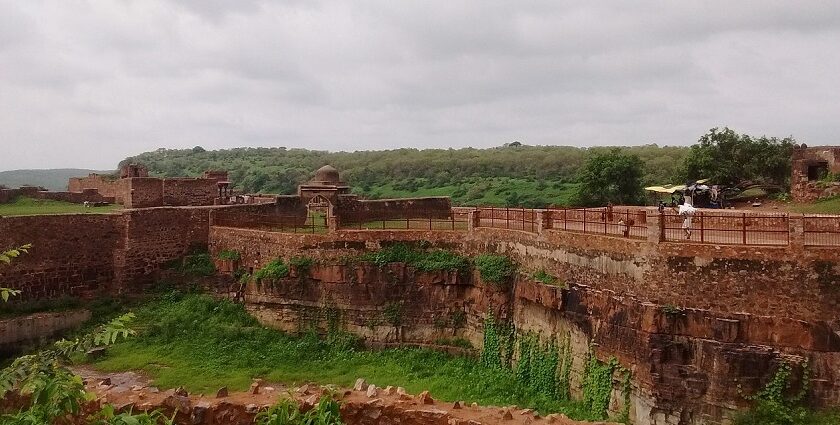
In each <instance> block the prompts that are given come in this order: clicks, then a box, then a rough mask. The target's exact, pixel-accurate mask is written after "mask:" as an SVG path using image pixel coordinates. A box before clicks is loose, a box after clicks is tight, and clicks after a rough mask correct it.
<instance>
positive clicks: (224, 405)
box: [74, 367, 607, 425]
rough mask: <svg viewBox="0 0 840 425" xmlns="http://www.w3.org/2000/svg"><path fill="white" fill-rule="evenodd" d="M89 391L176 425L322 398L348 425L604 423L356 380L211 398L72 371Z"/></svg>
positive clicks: (236, 417)
mask: <svg viewBox="0 0 840 425" xmlns="http://www.w3.org/2000/svg"><path fill="white" fill-rule="evenodd" d="M74 372H76V373H77V374H79V375H80V376H82V377H83V378H84V380H85V383H86V386H87V388H88V390H89V391H91V392H93V393H95V394H96V395H97V399H98V401H99V402H100V403H111V404H113V405H114V406H116V407H117V408H118V410H123V411H128V410H129V409H132V410H133V411H134V412H138V411H148V410H155V409H160V410H163V411H164V412H165V413H167V416H171V415H172V414H173V413H175V411H177V412H178V413H177V415H176V421H177V423H179V424H191V425H201V424H208V425H210V424H215V425H221V424H236V425H238V424H242V425H245V424H253V423H254V416H255V414H256V413H257V412H258V411H259V410H260V409H263V408H266V407H268V406H271V405H273V404H274V403H276V402H277V400H279V399H280V398H284V397H285V398H293V399H295V400H296V401H297V402H298V403H299V404H300V405H301V406H302V407H301V408H302V410H307V409H309V408H311V407H312V406H314V405H315V404H316V403H317V402H318V400H319V399H320V398H321V396H323V395H324V394H334V397H335V398H336V399H338V400H339V401H340V402H341V416H342V418H343V419H344V422H345V423H347V424H348V425H357V424H359V425H361V424H370V425H386V424H403V425H415V424H416V425H421V424H422V425H437V424H440V425H478V424H487V425H490V424H506V425H520V424H521V425H524V424H532V423H534V424H540V423H543V424H556V425H594V424H603V425H606V424H607V423H606V422H598V423H592V422H578V421H573V420H570V419H568V418H566V417H565V416H563V415H559V414H552V415H547V416H545V417H540V416H539V415H537V414H536V413H534V412H533V411H531V410H529V409H520V408H518V407H516V406H508V407H484V406H478V405H476V404H474V403H473V404H471V405H467V404H466V403H463V402H455V403H450V402H441V401H437V400H434V398H433V395H432V394H429V393H428V392H427V391H424V392H422V393H420V394H417V395H412V394H408V393H406V392H405V390H404V389H402V388H399V387H396V388H395V387H385V388H380V387H377V386H376V385H374V384H368V383H367V382H366V381H365V380H364V379H361V378H360V379H359V380H357V382H356V384H355V386H354V388H337V387H331V386H320V385H317V384H305V385H302V386H300V387H294V388H289V387H285V386H283V385H282V384H276V383H270V382H262V381H260V380H256V381H254V383H253V384H251V388H250V390H249V391H247V392H229V391H227V389H226V388H220V389H219V391H218V392H217V393H216V394H188V393H187V392H186V391H185V390H183V389H182V388H177V389H168V390H161V389H158V388H156V387H154V386H152V385H151V383H150V381H149V379H147V378H146V377H144V376H142V375H140V374H138V373H134V372H123V373H102V372H99V371H96V370H94V369H91V368H87V367H80V368H75V369H74Z"/></svg>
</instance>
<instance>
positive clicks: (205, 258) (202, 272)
mask: <svg viewBox="0 0 840 425" xmlns="http://www.w3.org/2000/svg"><path fill="white" fill-rule="evenodd" d="M179 271H180V272H181V274H184V275H188V276H212V275H213V274H214V273H216V266H215V265H214V264H213V259H212V258H211V257H210V254H207V253H203V254H192V255H187V256H185V257H184V261H183V263H182V265H181V268H180V270H179Z"/></svg>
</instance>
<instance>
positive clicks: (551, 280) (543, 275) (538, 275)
mask: <svg viewBox="0 0 840 425" xmlns="http://www.w3.org/2000/svg"><path fill="white" fill-rule="evenodd" d="M531 277H532V278H534V280H536V281H537V282H542V283H544V284H546V285H554V284H555V283H556V282H557V278H556V277H554V276H552V275H551V274H549V273H548V272H546V271H545V269H539V270H537V271H536V272H534V274H533V275H531Z"/></svg>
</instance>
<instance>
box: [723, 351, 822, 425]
mask: <svg viewBox="0 0 840 425" xmlns="http://www.w3.org/2000/svg"><path fill="white" fill-rule="evenodd" d="M792 377H793V367H792V366H791V364H790V363H788V362H786V361H783V362H782V363H781V364H780V365H779V368H778V369H777V370H776V373H775V374H774V375H773V378H772V379H771V380H770V382H768V383H767V384H766V385H765V386H764V388H763V389H762V390H761V391H759V392H758V393H756V394H755V395H752V396H747V397H746V398H747V399H748V400H753V401H755V402H756V404H755V406H754V407H753V408H752V409H751V410H749V411H747V412H743V413H741V414H740V415H738V416H737V417H736V420H735V423H736V424H738V425H752V424H758V423H761V424H765V425H798V424H810V423H812V422H806V419H808V418H809V417H810V416H811V413H810V412H808V410H807V409H805V408H804V407H803V406H802V401H803V400H804V399H805V396H806V395H807V394H808V391H809V390H810V382H811V369H810V367H809V365H808V362H807V361H806V362H804V363H803V364H802V378H801V380H800V382H799V388H798V390H797V391H795V392H793V393H791V387H792V379H791V378H792ZM738 388H739V390H740V385H739V387H738Z"/></svg>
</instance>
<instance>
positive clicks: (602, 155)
mask: <svg viewBox="0 0 840 425" xmlns="http://www.w3.org/2000/svg"><path fill="white" fill-rule="evenodd" d="M644 168H645V166H644V163H642V160H641V159H639V157H638V156H636V155H635V154H632V153H627V152H624V151H622V150H621V149H618V148H614V149H610V150H608V151H599V152H595V153H593V154H592V155H590V156H589V158H588V159H587V160H586V164H584V166H583V168H582V169H581V171H580V174H579V180H580V186H579V188H578V192H577V195H576V197H575V198H576V199H575V203H577V204H578V205H583V206H602V205H606V204H607V203H609V202H611V203H613V204H618V205H636V204H640V203H643V202H644V193H643V186H642V178H643V176H644Z"/></svg>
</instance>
